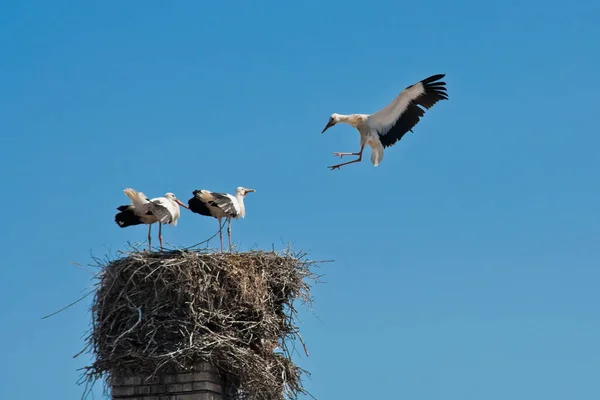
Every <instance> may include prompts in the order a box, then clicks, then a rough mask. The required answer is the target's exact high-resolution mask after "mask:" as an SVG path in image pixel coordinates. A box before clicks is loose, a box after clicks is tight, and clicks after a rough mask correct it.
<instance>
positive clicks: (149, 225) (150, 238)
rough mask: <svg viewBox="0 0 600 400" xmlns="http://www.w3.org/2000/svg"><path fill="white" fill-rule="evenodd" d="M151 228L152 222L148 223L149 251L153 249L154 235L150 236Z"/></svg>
mask: <svg viewBox="0 0 600 400" xmlns="http://www.w3.org/2000/svg"><path fill="white" fill-rule="evenodd" d="M150 229H152V224H148V251H152V237H151V236H150Z"/></svg>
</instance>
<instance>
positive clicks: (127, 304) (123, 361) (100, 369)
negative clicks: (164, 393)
mask: <svg viewBox="0 0 600 400" xmlns="http://www.w3.org/2000/svg"><path fill="white" fill-rule="evenodd" d="M314 264H315V262H312V261H306V260H304V256H303V255H301V254H291V252H290V251H286V252H284V253H282V254H279V253H275V252H262V251H253V252H247V253H233V254H231V253H207V252H196V251H169V252H132V253H126V257H124V258H120V259H117V260H114V261H110V262H109V263H108V264H107V265H105V266H104V268H102V270H101V272H100V273H99V274H98V275H97V279H98V282H97V283H96V292H95V297H94V300H93V303H92V328H91V331H90V334H89V336H88V338H87V346H86V349H87V350H88V351H90V350H91V351H92V353H93V355H94V356H95V357H94V358H95V360H94V362H93V364H92V365H91V366H88V367H86V368H85V372H84V378H85V380H86V381H87V382H88V383H89V382H95V381H96V380H97V379H99V378H101V377H105V378H106V380H107V382H108V383H109V384H110V379H111V376H131V375H140V374H142V375H147V376H154V375H160V374H161V373H169V372H171V373H172V372H173V371H178V372H179V371H180V372H184V371H185V372H189V371H191V370H193V365H194V363H195V362H197V361H198V360H205V361H209V362H210V363H212V364H213V365H214V366H216V367H217V368H218V369H219V371H220V373H221V376H222V378H223V383H224V385H225V388H226V392H228V393H229V394H230V396H231V398H234V399H250V398H252V399H269V400H271V399H295V398H297V397H298V395H299V394H300V393H303V394H307V392H306V391H305V389H304V388H303V386H302V382H301V376H302V375H303V374H305V373H306V371H305V370H303V369H301V368H300V367H298V366H296V365H295V364H294V363H293V362H292V360H291V352H290V347H291V346H293V343H294V342H295V341H296V340H297V339H299V340H300V341H301V342H302V345H303V346H304V342H303V341H302V337H301V336H300V334H299V331H298V327H297V326H296V320H297V315H296V309H295V308H294V303H295V302H296V301H297V300H300V301H302V302H304V303H306V304H309V305H310V302H311V297H310V285H309V282H310V281H311V280H312V281H314V280H315V279H316V278H317V277H316V276H315V275H314V274H313V272H312V271H311V267H312V266H313V265H314ZM306 278H309V279H306ZM276 347H279V349H278V350H275V348H276ZM86 349H84V350H86ZM304 350H305V351H306V348H304Z"/></svg>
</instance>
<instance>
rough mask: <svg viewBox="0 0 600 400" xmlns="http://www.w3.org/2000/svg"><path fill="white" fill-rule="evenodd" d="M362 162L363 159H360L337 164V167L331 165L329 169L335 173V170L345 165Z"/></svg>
mask: <svg viewBox="0 0 600 400" xmlns="http://www.w3.org/2000/svg"><path fill="white" fill-rule="evenodd" d="M361 160H362V158H361V157H359V158H357V159H356V160H352V161H348V162H345V163H342V164H337V165H330V166H329V167H327V168H329V170H330V171H333V170H336V169H340V167H343V166H344V165H348V164H353V163H355V162H360V161H361Z"/></svg>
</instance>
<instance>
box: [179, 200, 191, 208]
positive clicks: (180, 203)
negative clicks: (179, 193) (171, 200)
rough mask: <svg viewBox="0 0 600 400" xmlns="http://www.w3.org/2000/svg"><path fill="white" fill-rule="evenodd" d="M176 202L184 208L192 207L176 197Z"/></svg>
mask: <svg viewBox="0 0 600 400" xmlns="http://www.w3.org/2000/svg"><path fill="white" fill-rule="evenodd" d="M175 202H176V203H177V204H179V205H180V206H181V207H183V208H187V209H188V210H189V209H190V208H189V207H188V206H186V205H185V204H183V203H182V202H181V201H179V199H175Z"/></svg>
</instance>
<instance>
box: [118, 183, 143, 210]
mask: <svg viewBox="0 0 600 400" xmlns="http://www.w3.org/2000/svg"><path fill="white" fill-rule="evenodd" d="M123 193H125V195H126V196H127V197H129V199H130V200H131V203H132V204H133V206H134V207H138V208H139V207H141V206H142V205H144V204H145V203H147V202H148V200H146V197H145V196H144V194H143V193H141V192H138V191H136V190H134V189H131V188H127V189H125V190H123Z"/></svg>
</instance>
